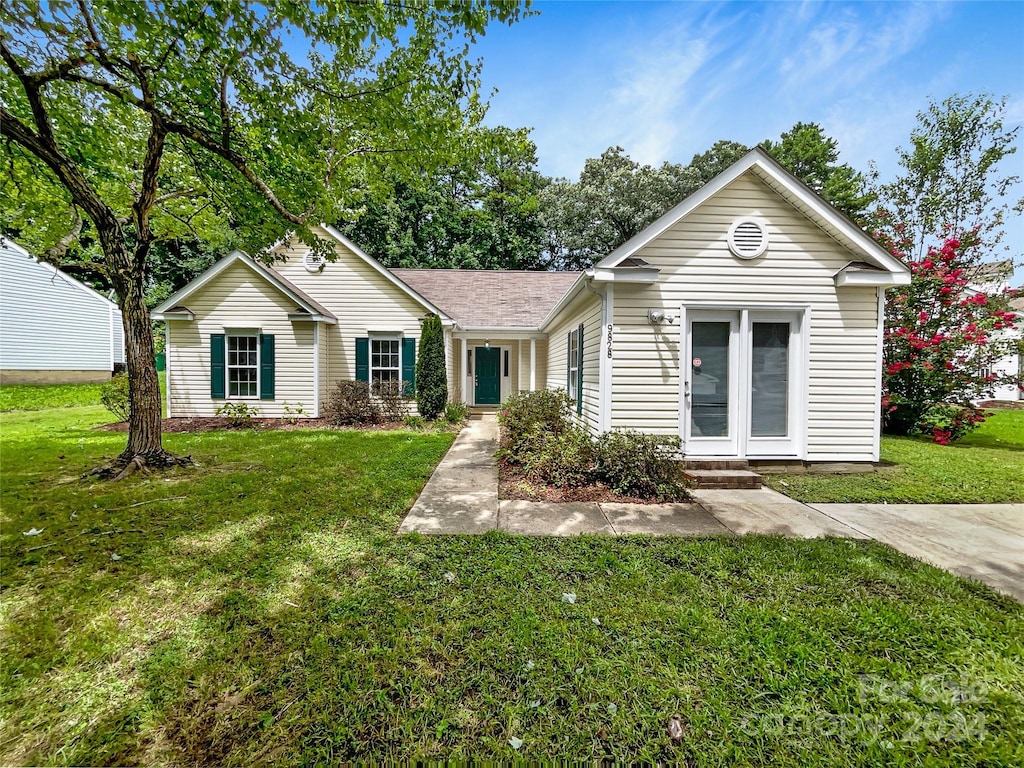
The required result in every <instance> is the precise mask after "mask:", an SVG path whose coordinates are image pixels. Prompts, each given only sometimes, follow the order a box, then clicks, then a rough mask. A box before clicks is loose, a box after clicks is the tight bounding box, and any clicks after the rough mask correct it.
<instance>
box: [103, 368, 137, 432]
mask: <svg viewBox="0 0 1024 768" xmlns="http://www.w3.org/2000/svg"><path fill="white" fill-rule="evenodd" d="M100 402H101V403H103V407H104V408H106V409H107V410H108V411H110V412H111V413H112V414H114V417H115V418H116V419H117V420H118V421H128V417H129V416H130V415H131V402H130V400H129V398H128V374H127V373H119V374H117V375H116V376H112V377H111V378H110V381H105V382H103V383H102V384H101V385H100Z"/></svg>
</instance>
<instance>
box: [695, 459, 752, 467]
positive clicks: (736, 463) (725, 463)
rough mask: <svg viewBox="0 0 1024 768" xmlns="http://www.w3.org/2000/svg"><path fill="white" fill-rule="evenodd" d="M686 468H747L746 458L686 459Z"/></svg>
mask: <svg viewBox="0 0 1024 768" xmlns="http://www.w3.org/2000/svg"><path fill="white" fill-rule="evenodd" d="M686 468H687V469H749V468H750V465H749V462H747V460H746V459H687V460H686Z"/></svg>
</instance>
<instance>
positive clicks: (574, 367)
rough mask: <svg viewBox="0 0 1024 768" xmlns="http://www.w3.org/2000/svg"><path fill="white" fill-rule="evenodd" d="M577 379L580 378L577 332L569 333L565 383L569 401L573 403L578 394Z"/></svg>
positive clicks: (578, 336) (578, 338) (578, 335)
mask: <svg viewBox="0 0 1024 768" xmlns="http://www.w3.org/2000/svg"><path fill="white" fill-rule="evenodd" d="M579 377H580V332H579V330H575V331H571V332H570V333H569V380H568V382H567V384H568V389H569V399H570V400H572V401H573V402H574V403H575V402H576V397H577V395H578V393H579V389H580V386H579Z"/></svg>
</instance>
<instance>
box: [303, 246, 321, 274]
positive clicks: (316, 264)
mask: <svg viewBox="0 0 1024 768" xmlns="http://www.w3.org/2000/svg"><path fill="white" fill-rule="evenodd" d="M326 263H327V259H325V258H324V257H323V256H321V255H319V254H317V253H313V252H312V251H307V252H306V256H305V258H303V260H302V265H303V266H304V267H305V268H306V271H307V272H322V271H323V268H324V265H325V264H326Z"/></svg>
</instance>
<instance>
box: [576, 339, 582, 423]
mask: <svg viewBox="0 0 1024 768" xmlns="http://www.w3.org/2000/svg"><path fill="white" fill-rule="evenodd" d="M576 413H578V414H582V413H583V323H580V327H579V335H578V336H577V337H576Z"/></svg>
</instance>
